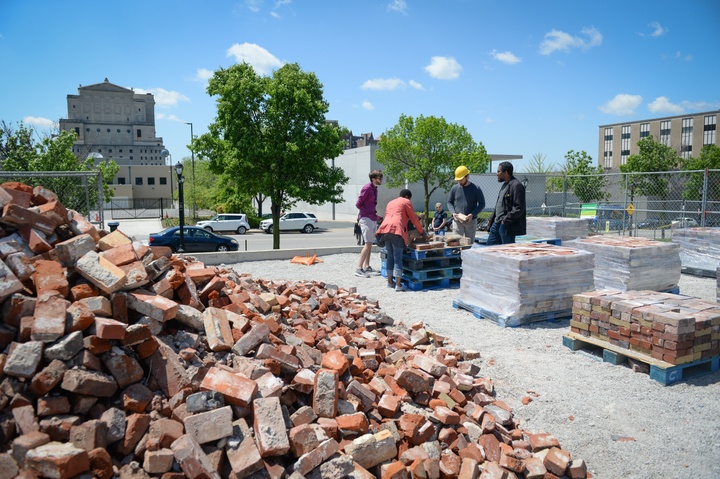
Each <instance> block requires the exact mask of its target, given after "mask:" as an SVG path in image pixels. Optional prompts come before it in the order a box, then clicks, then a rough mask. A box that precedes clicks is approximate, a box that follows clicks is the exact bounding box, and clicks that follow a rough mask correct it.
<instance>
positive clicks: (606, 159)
mask: <svg viewBox="0 0 720 479" xmlns="http://www.w3.org/2000/svg"><path fill="white" fill-rule="evenodd" d="M604 138H605V141H604V142H603V145H604V146H603V168H606V169H610V168H612V166H613V164H612V148H613V134H612V128H605V135H604Z"/></svg>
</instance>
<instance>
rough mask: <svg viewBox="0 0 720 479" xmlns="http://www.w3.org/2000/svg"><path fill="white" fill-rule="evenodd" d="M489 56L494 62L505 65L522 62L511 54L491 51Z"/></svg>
mask: <svg viewBox="0 0 720 479" xmlns="http://www.w3.org/2000/svg"><path fill="white" fill-rule="evenodd" d="M490 56H491V57H493V58H494V59H495V60H497V61H499V62H502V63H507V64H508V65H514V64H516V63H520V62H521V61H522V60H521V59H520V58H518V57H516V56H515V55H514V54H513V53H512V52H499V51H497V50H493V51H491V52H490Z"/></svg>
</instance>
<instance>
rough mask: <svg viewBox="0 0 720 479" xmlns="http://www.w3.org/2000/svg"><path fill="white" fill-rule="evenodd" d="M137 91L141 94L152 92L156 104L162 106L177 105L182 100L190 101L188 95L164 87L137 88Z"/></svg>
mask: <svg viewBox="0 0 720 479" xmlns="http://www.w3.org/2000/svg"><path fill="white" fill-rule="evenodd" d="M135 93H138V94H140V95H143V94H145V93H152V94H153V96H154V97H155V104H156V105H158V106H161V107H167V106H176V105H177V104H178V103H179V102H181V101H187V102H189V101H190V98H188V97H186V96H185V95H183V94H182V93H180V92H177V91H170V90H166V89H164V88H150V89H148V90H145V89H143V88H136V89H135Z"/></svg>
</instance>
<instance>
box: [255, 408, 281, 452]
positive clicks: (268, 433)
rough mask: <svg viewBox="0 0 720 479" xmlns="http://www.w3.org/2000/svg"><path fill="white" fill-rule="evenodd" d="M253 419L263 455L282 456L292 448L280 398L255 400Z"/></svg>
mask: <svg viewBox="0 0 720 479" xmlns="http://www.w3.org/2000/svg"><path fill="white" fill-rule="evenodd" d="M252 404H253V419H254V426H255V436H256V440H257V443H258V449H259V450H260V455H261V456H262V457H268V456H282V455H283V454H285V453H286V452H288V451H289V450H290V440H289V439H288V436H287V430H286V429H285V421H284V420H283V413H282V407H281V406H280V399H279V398H262V399H255V400H254V401H253V403H252Z"/></svg>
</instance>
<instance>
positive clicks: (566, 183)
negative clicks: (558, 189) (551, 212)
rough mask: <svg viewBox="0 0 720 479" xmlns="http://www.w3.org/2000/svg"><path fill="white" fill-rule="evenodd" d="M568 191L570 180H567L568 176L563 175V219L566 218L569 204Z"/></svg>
mask: <svg viewBox="0 0 720 479" xmlns="http://www.w3.org/2000/svg"><path fill="white" fill-rule="evenodd" d="M567 190H568V178H567V175H563V206H562V216H563V218H565V205H566V204H567Z"/></svg>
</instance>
